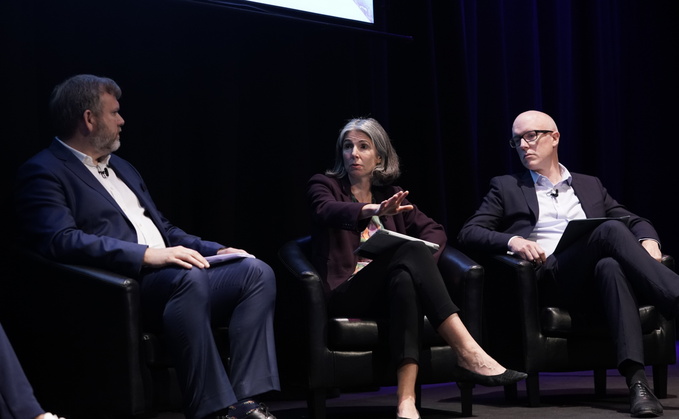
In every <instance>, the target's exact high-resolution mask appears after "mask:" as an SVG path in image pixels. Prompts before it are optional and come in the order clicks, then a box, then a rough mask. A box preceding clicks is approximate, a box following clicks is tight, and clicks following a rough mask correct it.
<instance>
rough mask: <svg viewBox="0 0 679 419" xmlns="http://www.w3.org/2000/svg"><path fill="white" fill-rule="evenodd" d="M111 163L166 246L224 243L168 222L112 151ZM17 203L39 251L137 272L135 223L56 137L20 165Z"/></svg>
mask: <svg viewBox="0 0 679 419" xmlns="http://www.w3.org/2000/svg"><path fill="white" fill-rule="evenodd" d="M109 166H110V167H111V168H112V169H113V170H114V171H115V173H116V175H117V176H118V177H119V178H120V179H121V180H122V181H123V182H125V183H126V184H127V186H129V187H130V189H131V190H132V191H133V192H134V193H135V195H136V196H137V197H138V198H139V201H140V203H141V205H142V206H143V207H144V208H145V209H146V213H147V215H148V216H149V217H150V218H151V219H152V220H153V222H154V224H155V225H156V226H157V227H158V229H159V230H160V233H161V234H162V236H163V239H164V240H165V244H166V245H167V246H176V245H183V246H185V247H189V248H192V249H195V250H197V251H198V252H200V253H201V254H203V255H213V254H215V253H216V252H217V250H218V249H219V248H221V247H224V246H222V245H221V244H219V243H215V242H210V241H204V240H201V239H200V237H196V236H193V235H190V234H187V233H186V232H184V231H183V230H181V229H180V228H178V227H175V226H173V225H172V224H170V222H169V221H168V220H167V219H165V217H163V215H162V214H161V213H160V211H158V209H157V208H156V205H155V204H154V202H153V199H151V195H150V194H149V192H148V188H147V187H146V184H145V183H144V181H143V179H142V177H141V175H140V174H139V172H137V170H136V169H135V168H134V167H133V166H132V165H131V164H130V163H128V162H127V161H125V160H123V159H122V158H120V157H117V156H115V155H112V156H111V159H110V162H109ZM16 208H17V216H18V221H19V231H20V233H21V237H20V238H21V239H22V240H23V241H24V242H25V244H27V245H28V246H29V247H31V248H32V249H35V250H37V251H38V252H39V253H40V254H42V255H43V256H46V257H48V258H51V259H54V260H58V261H60V262H65V263H77V264H84V265H90V266H96V267H100V268H104V269H108V270H111V271H114V272H118V273H121V274H124V275H128V276H132V277H137V276H138V275H139V273H140V271H141V268H142V261H143V257H144V252H145V251H146V248H147V246H146V245H142V244H138V243H137V233H136V230H135V229H134V226H133V225H132V223H131V222H130V220H129V219H128V218H127V217H126V216H125V214H124V213H123V211H122V209H121V208H120V207H119V206H118V204H117V203H116V202H115V200H114V199H113V197H112V196H111V195H110V194H109V193H108V191H106V189H105V188H104V187H103V186H102V185H101V183H100V182H99V180H98V179H96V178H95V177H94V176H93V175H92V173H91V172H90V171H89V170H88V169H87V168H86V167H85V165H84V164H83V163H82V162H81V161H79V160H78V158H77V157H76V156H75V155H74V154H73V153H72V152H71V151H70V150H69V149H67V148H66V147H64V146H63V145H62V144H61V143H59V141H57V140H54V141H53V142H52V144H51V145H50V147H49V148H47V149H45V150H43V151H41V152H40V153H38V154H36V155H35V156H33V157H32V158H31V159H30V160H28V161H27V162H26V163H24V164H23V165H22V166H21V167H20V169H19V172H18V177H17V191H16Z"/></svg>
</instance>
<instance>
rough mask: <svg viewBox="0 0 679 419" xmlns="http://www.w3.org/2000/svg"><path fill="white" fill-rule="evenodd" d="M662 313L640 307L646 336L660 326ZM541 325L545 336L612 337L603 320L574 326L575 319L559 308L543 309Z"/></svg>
mask: <svg viewBox="0 0 679 419" xmlns="http://www.w3.org/2000/svg"><path fill="white" fill-rule="evenodd" d="M659 315H660V313H658V310H657V309H656V308H655V307H654V306H641V307H639V316H640V317H641V329H642V332H643V333H644V334H648V333H651V332H652V331H654V330H656V329H657V328H658V324H660V318H659ZM540 317H541V318H540V325H541V328H542V333H543V334H544V335H545V336H552V337H569V336H581V337H597V336H606V337H610V336H611V335H610V331H609V330H608V327H607V326H606V324H605V322H604V321H603V319H600V320H601V321H592V322H588V323H587V324H579V325H577V326H575V325H573V319H572V318H571V315H570V313H569V312H568V310H567V309H564V308H559V307H543V308H542V309H541V313H540Z"/></svg>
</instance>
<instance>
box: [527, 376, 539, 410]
mask: <svg viewBox="0 0 679 419" xmlns="http://www.w3.org/2000/svg"><path fill="white" fill-rule="evenodd" d="M526 393H527V394H528V405H529V406H530V407H537V406H540V375H539V374H538V373H537V372H530V373H528V378H526Z"/></svg>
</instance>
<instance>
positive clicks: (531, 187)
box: [519, 171, 540, 220]
mask: <svg viewBox="0 0 679 419" xmlns="http://www.w3.org/2000/svg"><path fill="white" fill-rule="evenodd" d="M519 181H520V184H519V187H520V188H521V192H522V193H523V197H524V198H525V200H526V204H527V205H528V208H530V210H531V212H532V213H533V214H534V215H535V219H536V220H537V219H538V216H539V215H540V206H539V205H538V196H537V194H536V193H535V183H534V182H533V177H532V176H531V175H530V172H529V171H526V172H524V174H523V176H521V178H520V179H519Z"/></svg>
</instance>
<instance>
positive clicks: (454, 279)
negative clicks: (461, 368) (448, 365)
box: [438, 246, 484, 342]
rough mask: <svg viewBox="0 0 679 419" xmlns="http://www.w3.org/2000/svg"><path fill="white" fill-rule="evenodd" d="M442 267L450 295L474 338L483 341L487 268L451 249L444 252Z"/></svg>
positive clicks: (440, 261)
mask: <svg viewBox="0 0 679 419" xmlns="http://www.w3.org/2000/svg"><path fill="white" fill-rule="evenodd" d="M438 266H439V270H440V271H441V276H442V277H443V280H444V282H445V283H446V287H447V288H448V293H449V294H450V295H451V296H452V298H453V301H455V304H456V305H457V306H458V307H459V308H460V310H461V313H460V315H461V317H462V319H463V321H464V323H465V326H466V327H467V329H468V330H469V333H471V335H472V336H473V337H474V339H476V340H477V341H479V342H480V341H481V337H482V317H483V281H484V270H483V267H482V266H481V265H479V264H478V263H476V262H475V261H474V260H472V259H471V258H469V257H468V256H467V255H465V254H464V253H462V252H461V251H459V250H457V249H456V248H454V247H451V246H446V247H445V248H444V249H443V252H442V253H441V257H440V258H439V264H438Z"/></svg>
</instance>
